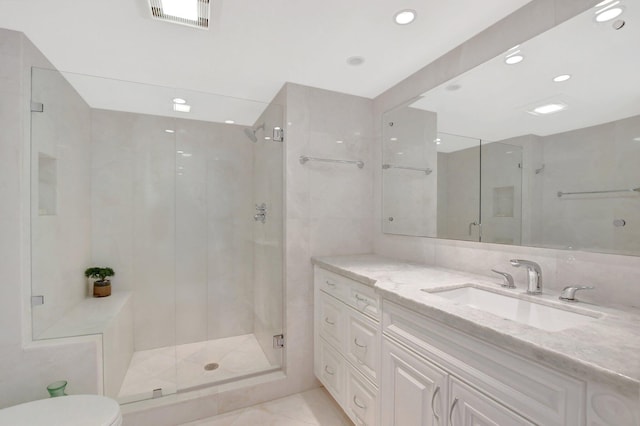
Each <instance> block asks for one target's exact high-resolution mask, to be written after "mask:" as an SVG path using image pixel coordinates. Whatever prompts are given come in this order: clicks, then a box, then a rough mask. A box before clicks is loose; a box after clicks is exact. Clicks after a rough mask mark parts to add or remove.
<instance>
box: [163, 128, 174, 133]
mask: <svg viewBox="0 0 640 426" xmlns="http://www.w3.org/2000/svg"><path fill="white" fill-rule="evenodd" d="M165 132H167V133H175V132H176V131H175V130H171V129H166V130H165Z"/></svg>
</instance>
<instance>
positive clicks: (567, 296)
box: [558, 285, 595, 302]
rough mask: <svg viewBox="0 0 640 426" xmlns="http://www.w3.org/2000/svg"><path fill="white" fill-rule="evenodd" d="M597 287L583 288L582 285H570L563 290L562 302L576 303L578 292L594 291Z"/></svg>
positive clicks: (561, 294)
mask: <svg viewBox="0 0 640 426" xmlns="http://www.w3.org/2000/svg"><path fill="white" fill-rule="evenodd" d="M594 288H595V287H592V286H581V285H570V286H567V287H565V288H563V289H562V292H561V293H560V297H558V299H560V300H566V301H567V302H575V301H576V291H578V290H593V289H594Z"/></svg>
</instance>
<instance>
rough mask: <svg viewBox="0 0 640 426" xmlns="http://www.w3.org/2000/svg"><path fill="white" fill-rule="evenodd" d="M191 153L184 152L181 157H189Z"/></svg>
mask: <svg viewBox="0 0 640 426" xmlns="http://www.w3.org/2000/svg"><path fill="white" fill-rule="evenodd" d="M192 155H193V154H190V153H188V152H185V153H183V154H182V156H183V157H191V156H192Z"/></svg>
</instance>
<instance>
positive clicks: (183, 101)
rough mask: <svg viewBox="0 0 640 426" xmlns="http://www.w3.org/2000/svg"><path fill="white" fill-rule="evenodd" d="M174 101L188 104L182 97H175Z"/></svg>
mask: <svg viewBox="0 0 640 426" xmlns="http://www.w3.org/2000/svg"><path fill="white" fill-rule="evenodd" d="M173 103H174V104H186V103H187V101H186V100H184V99H182V98H173Z"/></svg>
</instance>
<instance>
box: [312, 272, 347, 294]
mask: <svg viewBox="0 0 640 426" xmlns="http://www.w3.org/2000/svg"><path fill="white" fill-rule="evenodd" d="M314 279H315V286H316V288H318V289H320V290H322V291H324V292H325V293H327V294H330V295H332V296H333V297H335V298H336V299H340V300H342V301H345V300H347V296H348V294H349V281H350V280H349V279H348V278H346V277H343V276H341V275H338V274H334V273H333V272H329V271H327V270H324V269H321V268H318V267H317V266H316V267H315V268H314Z"/></svg>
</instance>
